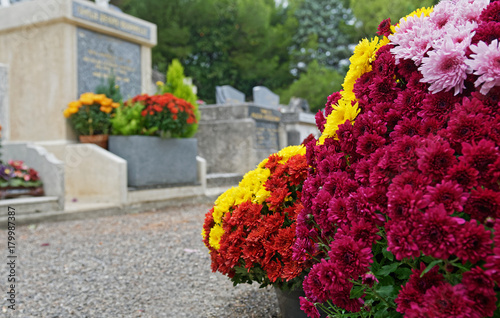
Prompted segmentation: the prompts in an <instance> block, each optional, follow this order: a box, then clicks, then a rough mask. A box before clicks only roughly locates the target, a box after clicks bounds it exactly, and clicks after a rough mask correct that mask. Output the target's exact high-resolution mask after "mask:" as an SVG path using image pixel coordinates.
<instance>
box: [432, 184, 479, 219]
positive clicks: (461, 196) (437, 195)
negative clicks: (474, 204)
mask: <svg viewBox="0 0 500 318" xmlns="http://www.w3.org/2000/svg"><path fill="white" fill-rule="evenodd" d="M468 197H469V194H468V193H466V192H464V191H463V190H462V188H461V187H460V186H459V185H458V183H456V182H453V181H443V182H442V183H439V184H436V185H435V186H434V187H431V186H428V187H427V194H426V195H424V199H425V200H426V201H427V202H428V204H429V207H432V206H436V205H439V204H443V205H444V208H445V209H446V211H447V212H448V214H450V215H451V214H453V213H455V212H462V211H463V210H464V207H463V206H464V204H465V202H466V201H467V198H468Z"/></svg>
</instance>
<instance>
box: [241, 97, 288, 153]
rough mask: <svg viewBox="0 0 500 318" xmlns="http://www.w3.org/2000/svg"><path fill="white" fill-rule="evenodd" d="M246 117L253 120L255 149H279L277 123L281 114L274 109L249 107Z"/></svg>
mask: <svg viewBox="0 0 500 318" xmlns="http://www.w3.org/2000/svg"><path fill="white" fill-rule="evenodd" d="M248 115H249V116H250V118H253V119H255V126H256V128H257V131H256V134H255V148H256V149H274V150H277V149H279V130H278V129H279V122H280V120H281V113H280V112H279V111H277V110H274V109H269V108H263V107H256V106H249V107H248Z"/></svg>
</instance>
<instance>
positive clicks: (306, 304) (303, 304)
mask: <svg viewBox="0 0 500 318" xmlns="http://www.w3.org/2000/svg"><path fill="white" fill-rule="evenodd" d="M300 310H302V311H303V312H305V313H306V315H307V317H309V318H320V314H319V311H318V309H317V308H316V307H315V306H314V303H312V302H310V301H309V300H307V299H306V298H304V297H300Z"/></svg>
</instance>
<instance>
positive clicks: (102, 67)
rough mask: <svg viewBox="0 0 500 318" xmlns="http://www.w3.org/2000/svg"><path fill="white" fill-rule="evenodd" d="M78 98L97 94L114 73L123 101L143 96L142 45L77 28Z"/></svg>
mask: <svg viewBox="0 0 500 318" xmlns="http://www.w3.org/2000/svg"><path fill="white" fill-rule="evenodd" d="M77 42H78V43H77V55H78V59H77V61H78V63H77V70H78V95H80V94H83V93H85V92H94V91H95V89H96V87H97V86H99V85H100V84H103V83H106V82H107V78H108V77H109V76H110V75H111V74H114V76H115V79H116V84H117V85H119V86H120V91H121V93H122V95H123V98H124V99H128V98H131V97H134V96H135V95H138V94H140V93H141V84H142V79H141V72H142V70H141V46H140V45H139V44H135V43H131V42H128V41H124V40H121V39H118V38H115V37H112V36H108V35H105V34H102V33H97V32H94V31H90V30H87V29H84V28H78V29H77Z"/></svg>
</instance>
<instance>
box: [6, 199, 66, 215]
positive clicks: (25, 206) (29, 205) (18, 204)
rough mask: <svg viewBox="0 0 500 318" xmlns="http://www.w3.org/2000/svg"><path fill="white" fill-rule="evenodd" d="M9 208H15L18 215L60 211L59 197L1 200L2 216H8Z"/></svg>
mask: <svg viewBox="0 0 500 318" xmlns="http://www.w3.org/2000/svg"><path fill="white" fill-rule="evenodd" d="M9 207H11V208H14V209H15V211H16V215H22V214H31V213H41V212H49V211H59V210H60V208H59V204H58V199H57V197H49V196H45V197H26V198H16V199H6V200H0V216H6V215H7V214H8V211H9Z"/></svg>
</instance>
